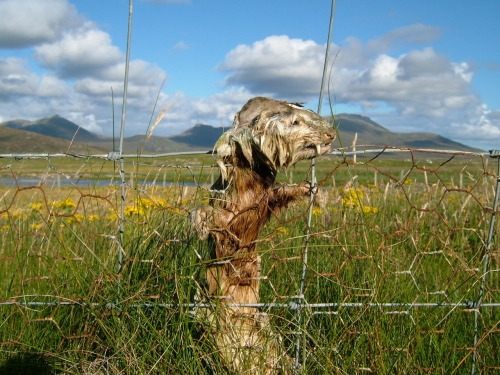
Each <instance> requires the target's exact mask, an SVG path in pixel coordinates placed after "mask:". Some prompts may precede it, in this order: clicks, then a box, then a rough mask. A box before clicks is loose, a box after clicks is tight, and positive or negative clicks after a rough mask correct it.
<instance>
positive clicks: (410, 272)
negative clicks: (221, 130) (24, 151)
mask: <svg viewBox="0 0 500 375" xmlns="http://www.w3.org/2000/svg"><path fill="white" fill-rule="evenodd" d="M210 158H212V157H211V156H207V157H199V156H196V157H191V158H187V157H177V158H176V159H175V158H174V159H168V160H167V159H164V160H159V161H157V160H155V161H154V162H150V161H146V160H140V159H138V160H136V161H134V162H131V164H130V165H132V166H133V168H131V172H132V173H131V177H130V178H128V179H127V181H128V184H129V185H128V187H127V191H126V201H125V204H126V207H125V222H124V242H123V250H124V253H125V256H124V264H123V271H122V273H121V274H119V275H118V274H117V269H118V264H117V254H118V250H119V243H118V240H117V239H118V230H117V228H118V214H119V204H120V203H119V202H120V199H121V198H120V196H119V189H117V188H116V187H115V185H110V186H107V187H106V186H104V187H98V186H88V187H67V188H64V187H61V188H57V187H53V186H46V185H45V186H44V185H42V186H31V187H22V186H19V187H0V197H1V200H0V274H1V275H2V277H1V278H0V293H1V294H0V299H1V300H2V301H3V302H4V304H3V305H1V306H0V357H1V358H2V359H1V360H0V373H5V371H7V370H9V369H12V368H13V366H15V364H16V363H17V364H18V365H19V366H23V364H26V363H27V362H29V361H30V359H29V358H42V359H43V361H42V360H40V361H39V362H36V363H39V365H40V366H49V367H50V371H52V372H53V373H54V372H57V371H61V372H65V373H88V374H90V373H92V374H99V373H101V374H106V373H130V374H135V373H145V374H147V373H165V374H174V373H175V374H178V373H185V374H212V373H215V374H224V373H227V374H229V373H230V371H229V370H228V369H226V368H225V367H224V364H223V363H222V362H221V360H220V358H219V357H218V356H217V353H216V348H215V346H214V345H212V344H211V343H210V341H207V340H206V339H204V338H205V334H206V332H205V328H206V325H205V323H204V321H203V319H202V317H201V316H200V315H199V314H197V313H196V311H195V309H193V308H192V307H189V306H188V305H187V304H189V303H193V302H194V301H195V300H196V298H198V297H197V296H199V294H200V293H201V294H202V293H203V277H204V276H203V275H204V273H205V271H204V264H205V262H206V261H208V260H209V259H210V256H209V254H208V253H207V252H208V250H207V246H206V244H205V243H203V242H200V241H198V239H197V238H196V237H195V235H194V233H192V232H191V230H190V228H189V225H188V221H189V220H188V215H189V212H190V211H191V210H192V209H193V208H194V207H195V206H198V205H200V204H206V203H207V198H208V193H207V191H206V190H204V189H203V188H201V187H200V186H208V185H209V183H210V180H211V177H210V173H211V172H212V171H211V169H210V166H211V159H210ZM43 163H45V165H43ZM51 163H52V164H51V165H52V166H53V167H54V169H51V168H49V167H48V164H47V161H45V162H43V161H36V162H35V161H29V162H22V161H19V162H13V163H12V165H11V166H9V167H8V168H4V169H2V172H3V173H4V174H5V175H8V176H9V175H10V176H18V175H23V174H24V175H28V174H31V173H33V174H36V175H38V176H39V175H40V173H41V174H42V175H44V174H46V173H60V172H62V171H64V173H70V172H71V173H75V170H77V171H78V176H80V177H81V176H88V177H89V178H93V177H95V178H96V179H99V178H103V177H106V178H109V177H110V176H113V175H114V174H115V170H114V169H113V167H112V165H111V164H109V163H110V162H105V161H91V160H88V161H81V160H79V161H76V162H75V161H70V160H69V159H68V160H66V159H65V160H64V161H53V162H51ZM425 163H427V164H425ZM130 165H129V166H130ZM166 165H170V166H172V165H176V166H181V167H182V168H177V167H166ZM185 165H190V166H197V167H199V169H196V168H185V167H184V166H185ZM424 166H425V167H424ZM32 167H33V169H34V170H35V171H33V170H31V169H30V168H32ZM420 167H422V168H425V169H421V168H420ZM72 168H74V169H73V170H72ZM317 168H318V171H317V174H318V180H320V181H322V182H321V184H322V193H323V197H322V199H321V200H320V206H318V207H314V209H313V224H312V228H311V233H312V236H311V238H310V244H309V259H308V264H307V277H306V284H305V300H306V302H307V304H309V305H307V304H306V305H305V308H304V309H302V310H301V322H300V324H299V323H298V320H297V316H298V315H297V314H298V311H297V310H294V309H293V308H287V307H286V306H290V307H293V306H294V305H293V303H294V302H296V301H297V299H296V296H297V293H298V291H299V290H300V282H301V278H300V275H301V270H302V266H303V260H302V253H303V250H304V233H305V232H306V220H305V218H306V217H307V212H308V206H307V202H304V203H303V204H298V205H296V206H294V207H290V208H289V209H287V210H285V211H284V212H283V213H282V214H281V215H280V216H279V217H275V218H273V220H272V221H271V223H270V224H269V225H268V226H267V227H266V228H265V230H264V231H263V233H262V234H261V237H260V239H259V251H260V253H261V256H262V261H263V264H262V268H263V269H262V275H263V277H264V278H263V280H262V283H261V301H263V302H266V303H274V304H275V305H274V307H265V308H263V310H262V311H263V312H264V313H267V314H268V316H269V318H270V320H271V323H272V327H273V329H274V330H275V331H276V332H278V333H279V334H280V335H281V337H282V339H283V346H284V349H285V350H286V351H287V353H288V355H289V356H290V357H294V356H295V353H296V349H297V348H296V344H297V334H299V335H302V337H303V338H304V340H303V341H301V347H300V348H299V350H300V353H301V358H300V364H301V367H300V369H299V372H300V373H307V374H324V373H332V374H335V373H339V374H342V373H365V372H368V371H371V372H374V373H379V374H393V373H413V374H427V373H442V374H452V373H469V372H470V369H471V366H472V353H473V351H474V347H473V344H474V332H475V315H474V310H473V309H470V308H467V305H466V303H469V301H475V300H476V299H477V296H478V294H479V288H480V280H481V276H482V269H483V268H482V267H483V264H482V263H481V261H482V258H483V254H484V251H485V246H484V239H485V237H486V235H485V234H486V231H487V226H488V224H489V220H490V214H491V211H489V209H490V208H491V205H492V201H493V186H494V177H493V175H492V173H490V172H489V171H488V169H487V165H486V164H485V162H484V160H483V159H481V158H477V159H474V160H470V157H469V158H468V159H467V158H459V157H457V158H455V159H454V160H452V162H448V163H443V161H441V162H434V163H432V164H430V163H428V162H427V161H423V162H421V163H420V162H418V161H415V160H412V161H408V160H406V161H405V160H392V159H386V160H378V159H376V160H372V161H363V162H360V163H357V164H353V163H351V162H349V161H348V160H342V159H339V158H331V159H329V158H325V160H323V161H321V162H319V161H318V164H317ZM47 171H48V172H47ZM164 171H167V173H168V177H166V178H167V181H169V182H173V183H172V184H165V185H164V184H162V183H159V184H158V183H157V184H153V183H152V182H153V181H155V179H156V180H158V179H160V180H162V179H163V178H164V176H163V172H164ZM375 171H376V172H377V173H375ZM332 172H333V173H332ZM424 172H425V173H427V176H426V177H427V183H424V181H425V179H424ZM308 173H309V171H308V166H307V165H305V164H304V165H302V164H300V165H298V166H297V167H296V168H294V169H292V170H290V171H288V172H287V173H286V174H282V175H280V179H281V181H284V182H290V180H292V182H293V181H300V180H301V179H307V178H308ZM460 173H462V175H463V177H462V178H461V179H460V177H459V176H460ZM193 176H194V177H193ZM354 176H356V177H354ZM402 176H403V178H402ZM132 177H133V178H132ZM353 177H354V178H353ZM193 178H194V179H195V180H196V183H198V184H200V185H199V186H198V187H196V186H193V187H190V186H187V185H185V184H183V183H182V182H183V181H190V182H194V180H193ZM349 181H351V182H349ZM460 183H461V185H462V186H459V184H460ZM496 233H498V227H497V229H496ZM496 241H497V240H496ZM499 259H500V256H499V253H498V242H496V243H495V246H494V247H493V251H492V253H491V264H490V269H491V270H492V272H491V273H490V274H488V278H487V280H486V281H487V282H486V294H485V298H484V302H486V303H489V302H495V303H498V302H499V290H500V286H499V277H498V272H497V271H498V269H499V265H498V262H499ZM7 303H10V304H7ZM456 303H458V304H459V305H458V306H455V305H453V304H456ZM314 304H335V305H330V306H325V307H319V306H318V307H314V308H313V307H310V306H312V305H314ZM412 304H413V305H412ZM425 304H429V305H425ZM440 304H441V305H440ZM450 304H451V305H450ZM479 311H480V314H479V318H478V332H479V344H478V347H477V353H478V360H477V361H478V362H477V364H476V366H478V368H480V369H481V370H482V371H484V372H488V371H489V370H491V371H493V370H494V369H498V367H499V366H500V364H499V362H498V359H497V348H498V346H499V345H500V334H499V329H498V324H499V322H500V309H499V308H494V307H482V308H481V309H480V310H479ZM26 358H28V359H26ZM33 361H34V360H33ZM33 361H32V362H33ZM33 363H35V362H33ZM18 368H22V367H18ZM9 371H10V370H9Z"/></svg>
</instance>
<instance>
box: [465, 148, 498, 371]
mask: <svg viewBox="0 0 500 375" xmlns="http://www.w3.org/2000/svg"><path fill="white" fill-rule="evenodd" d="M490 157H491V158H495V159H497V160H498V168H497V176H496V189H495V198H494V201H493V211H492V213H491V221H490V229H489V231H488V238H487V240H486V252H485V254H484V256H483V259H482V260H481V263H483V274H482V275H481V286H480V288H479V296H478V299H477V301H476V302H475V303H474V306H473V307H474V308H475V311H474V352H473V355H472V372H471V374H472V375H475V374H476V360H477V350H478V348H477V346H478V342H479V309H480V308H481V305H482V302H483V298H484V293H485V288H486V277H487V275H488V272H489V268H490V252H491V247H492V245H493V234H494V232H495V221H496V213H497V211H498V196H499V195H500V150H490Z"/></svg>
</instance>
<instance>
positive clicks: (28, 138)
mask: <svg viewBox="0 0 500 375" xmlns="http://www.w3.org/2000/svg"><path fill="white" fill-rule="evenodd" d="M70 145H71V147H70ZM44 152H47V153H49V152H50V153H66V152H69V153H73V154H102V153H104V150H103V149H100V148H98V147H95V146H89V145H86V144H83V143H80V142H73V143H71V142H70V141H68V140H64V139H60V138H54V137H48V136H46V135H42V134H36V133H34V132H31V131H27V130H19V129H11V128H8V127H5V126H1V125H0V153H2V154H22V153H44Z"/></svg>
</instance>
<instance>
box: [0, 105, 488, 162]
mask: <svg viewBox="0 0 500 375" xmlns="http://www.w3.org/2000/svg"><path fill="white" fill-rule="evenodd" d="M325 118H326V119H328V120H330V121H332V119H331V117H325ZM335 124H336V125H337V126H338V134H339V136H338V137H337V139H336V140H335V141H334V143H333V145H332V149H335V148H340V147H346V146H351V145H352V144H353V141H354V139H355V137H357V141H356V144H357V145H370V146H380V147H386V146H391V147H408V148H429V149H443V150H457V151H470V152H478V151H480V152H482V150H479V149H476V148H473V147H470V146H467V145H464V144H462V143H459V142H455V141H453V140H451V139H448V138H446V137H443V136H441V135H439V134H435V133H428V132H413V133H396V132H392V131H390V130H388V129H387V128H385V127H383V126H382V125H380V124H378V123H377V122H375V121H373V120H372V119H370V118H369V117H366V116H362V115H357V114H345V113H341V114H338V115H335ZM0 126H3V127H4V128H6V129H7V128H10V129H13V130H17V131H18V132H21V133H16V134H15V135H12V134H9V142H7V143H11V144H12V143H19V144H22V143H24V142H25V140H26V137H29V133H31V134H33V133H36V134H40V135H43V136H44V137H48V138H53V139H52V140H50V139H47V138H40V139H37V146H36V149H37V150H43V152H60V150H61V148H62V149H64V146H66V149H67V148H68V147H69V145H70V144H71V147H72V148H71V151H72V152H74V151H75V150H76V148H78V149H80V150H81V149H85V148H87V149H93V150H102V151H103V152H108V151H112V150H113V146H114V147H115V149H116V147H117V140H116V139H115V141H114V142H113V138H112V137H106V136H102V135H98V134H95V133H92V132H90V131H88V130H85V129H83V128H82V127H80V126H78V125H76V124H75V123H73V122H71V121H69V120H67V119H65V118H64V117H61V116H59V115H54V116H50V117H44V118H41V119H38V120H35V121H28V120H23V119H16V120H10V121H6V122H3V123H0ZM224 130H227V129H224V128H222V127H214V126H211V125H206V124H202V123H197V124H195V125H194V126H193V127H191V128H188V129H186V130H185V131H183V132H182V133H179V134H176V135H173V136H167V137H164V136H155V135H153V136H151V137H149V139H148V140H147V141H146V142H145V136H144V135H134V136H131V137H126V138H125V139H124V143H123V151H124V152H126V153H135V152H139V151H141V150H142V152H151V153H165V152H182V151H200V150H207V151H208V150H212V149H213V147H214V144H215V142H216V141H217V139H219V137H220V136H221V135H222V133H223V132H224ZM22 132H25V133H28V134H24V133H22ZM2 133H6V132H5V129H4V130H2V131H1V132H0V147H1V149H2V150H4V151H5V150H8V149H13V147H12V145H11V146H10V147H9V146H8V145H7V144H5V143H6V137H4V136H3V134H2ZM356 134H357V135H356ZM16 137H17V138H16ZM16 139H17V140H16ZM54 139H55V140H57V142H56V141H54ZM61 141H63V143H62V144H61V143H60V142H61ZM64 142H66V143H64ZM44 144H45V146H44ZM14 148H15V149H19V148H20V147H19V145H18V146H16V147H14ZM56 149H57V151H56ZM8 152H13V151H8ZM30 152H34V151H30Z"/></svg>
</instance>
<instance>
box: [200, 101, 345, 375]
mask: <svg viewBox="0 0 500 375" xmlns="http://www.w3.org/2000/svg"><path fill="white" fill-rule="evenodd" d="M335 135H336V133H335V130H334V128H333V127H332V126H331V125H330V124H329V123H328V122H326V121H325V120H324V119H323V118H322V117H320V116H319V115H317V114H316V113H314V112H312V111H309V110H306V109H304V108H302V107H301V106H300V105H298V104H292V103H287V102H284V101H278V100H274V99H269V98H263V97H257V98H254V99H251V100H249V101H248V102H247V103H246V104H245V105H244V106H243V108H242V109H241V110H240V111H239V112H238V113H237V114H236V116H235V118H234V122H233V126H232V128H231V129H230V130H229V131H227V132H226V133H224V134H223V135H222V136H221V138H220V139H219V140H218V141H217V143H216V144H215V150H216V151H217V163H218V165H219V168H220V172H221V174H220V176H219V178H218V180H217V181H216V182H215V183H214V185H213V186H212V191H214V194H213V196H212V198H211V202H210V206H206V207H200V208H198V209H196V210H195V211H193V213H192V214H191V221H192V225H193V226H194V228H195V229H196V230H197V231H198V234H199V237H200V238H201V239H203V240H205V239H208V240H209V243H210V246H211V251H212V254H211V256H212V259H213V262H212V263H211V264H210V265H208V267H207V283H208V291H207V294H208V296H209V298H211V299H212V300H220V301H223V302H224V303H223V306H222V307H220V308H218V310H217V311H215V312H213V313H210V314H208V315H207V319H208V320H209V321H210V324H211V327H212V329H213V331H214V332H212V333H213V335H214V337H215V340H214V341H215V343H216V346H217V348H218V350H219V352H220V353H221V355H222V357H223V358H225V360H226V362H227V363H228V364H229V366H230V367H231V368H232V369H233V370H236V371H237V372H239V373H248V374H264V373H265V374H274V373H280V372H281V371H282V370H283V364H282V363H281V362H282V361H281V358H282V357H283V354H282V353H281V350H280V345H279V337H278V336H276V335H275V334H273V333H272V330H271V329H270V326H269V323H268V322H267V321H266V320H265V317H264V316H263V315H262V314H260V313H259V310H258V309H257V308H255V307H246V306H243V307H242V306H234V305H235V304H255V303H258V302H259V286H260V275H261V270H260V257H259V255H258V253H257V244H256V240H257V238H258V235H259V232H260V230H261V228H262V227H263V226H264V225H265V224H266V223H267V222H268V221H269V219H270V218H271V216H273V215H277V214H278V213H279V211H280V210H281V209H283V208H285V207H287V206H288V205H289V204H290V203H292V202H294V201H296V200H298V199H300V198H302V197H304V196H307V195H309V194H310V192H311V185H310V183H309V182H307V181H304V182H302V183H299V184H297V185H285V184H276V182H275V180H276V173H277V170H279V169H285V168H287V167H290V166H292V165H293V164H295V163H296V162H298V161H300V160H304V159H312V158H314V157H317V156H320V155H323V154H325V153H326V152H327V151H328V150H329V149H330V144H331V142H332V141H333V140H334V138H335ZM224 306H225V307H224ZM280 368H281V370H280Z"/></svg>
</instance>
